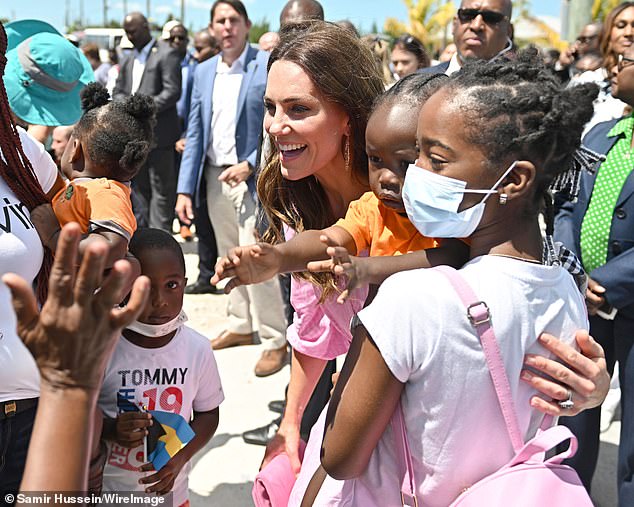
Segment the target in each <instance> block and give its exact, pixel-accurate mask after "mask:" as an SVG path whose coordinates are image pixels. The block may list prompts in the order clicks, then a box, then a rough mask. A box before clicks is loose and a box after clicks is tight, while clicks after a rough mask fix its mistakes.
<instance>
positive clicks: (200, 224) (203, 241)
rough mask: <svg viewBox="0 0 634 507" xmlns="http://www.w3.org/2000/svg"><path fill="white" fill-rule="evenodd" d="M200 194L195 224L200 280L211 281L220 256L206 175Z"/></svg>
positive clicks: (195, 211)
mask: <svg viewBox="0 0 634 507" xmlns="http://www.w3.org/2000/svg"><path fill="white" fill-rule="evenodd" d="M199 195H200V203H199V204H198V206H196V209H195V210H194V224H195V225H196V236H198V280H200V281H201V282H204V283H209V280H210V279H211V277H212V276H213V274H214V266H215V265H216V259H217V258H218V246H217V245H216V235H215V234H214V228H213V226H212V225H211V221H210V220H209V212H208V211H207V182H206V181H205V178H204V177H203V179H202V181H201V183H200V193H199ZM224 253H226V252H223V255H224Z"/></svg>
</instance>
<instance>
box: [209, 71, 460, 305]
mask: <svg viewBox="0 0 634 507" xmlns="http://www.w3.org/2000/svg"><path fill="white" fill-rule="evenodd" d="M442 79H445V77H444V76H435V75H431V76H430V75H427V74H415V75H412V76H408V77H407V78H405V79H403V80H401V81H399V82H397V83H396V84H395V85H394V86H393V87H392V88H390V89H389V90H388V91H387V92H385V93H384V94H383V95H381V96H380V97H378V99H377V101H376V103H375V104H374V107H373V111H372V114H371V115H370V118H369V120H368V125H367V128H366V132H365V139H366V154H367V157H368V176H369V183H370V188H371V191H370V192H366V193H365V194H363V195H362V196H361V197H360V198H359V199H358V200H356V201H353V202H352V203H350V205H349V207H348V211H347V212H346V216H345V218H342V219H340V220H338V221H337V223H336V224H335V225H333V226H331V227H328V228H326V229H323V230H307V231H303V232H301V233H299V234H297V235H296V236H295V237H293V239H291V240H289V241H287V242H285V243H281V244H278V245H274V246H272V245H268V244H266V243H258V244H257V245H253V246H251V247H242V248H241V251H240V255H239V257H240V258H239V260H238V259H237V258H236V257H237V256H236V255H233V257H232V256H229V257H225V258H224V259H221V261H219V263H218V265H217V273H218V272H225V273H224V274H223V277H227V276H236V279H234V280H235V281H233V284H239V283H248V281H249V278H250V277H252V278H254V279H253V282H256V281H260V277H262V276H266V275H270V274H272V273H273V272H284V271H300V270H304V269H306V266H307V264H308V267H309V268H310V270H311V271H332V272H334V273H335V274H337V275H347V277H348V282H347V284H346V289H345V290H344V291H343V292H342V293H341V294H340V296H339V298H338V300H339V302H342V301H343V300H344V299H345V298H346V297H347V295H348V293H349V290H351V289H352V288H354V287H355V286H357V285H359V284H362V285H365V284H366V283H370V284H378V283H381V282H382V281H383V280H384V279H385V278H387V276H389V275H390V274H393V273H395V272H396V271H401V270H406V269H414V268H420V267H429V266H430V265H437V264H450V265H455V266H461V265H462V264H463V263H464V262H465V261H466V260H467V252H468V248H467V246H466V245H465V244H464V243H463V242H461V241H459V240H443V241H442V244H439V243H438V242H437V241H436V240H435V239H434V238H427V237H425V236H422V235H421V234H420V233H419V232H418V230H417V229H416V228H415V227H414V225H413V224H412V223H411V222H410V221H409V219H408V218H407V214H406V212H405V205H404V204H403V199H402V197H401V190H402V187H403V182H404V180H405V172H406V171H407V168H408V167H409V165H410V164H413V163H414V162H415V160H416V158H417V148H416V127H417V124H418V112H419V110H420V107H421V106H422V104H423V102H424V101H425V100H427V98H429V97H430V96H431V95H432V94H433V93H434V91H435V90H436V89H437V87H438V86H439V85H440V84H441V83H442ZM346 156H349V155H346V154H344V157H346ZM402 254H410V255H402ZM358 255H361V256H364V257H365V256H369V257H367V258H364V259H351V258H350V256H358ZM393 256H402V257H403V260H402V262H399V261H397V262H394V260H393V259H390V260H389V261H388V262H381V261H380V260H379V259H380V258H382V257H383V258H385V257H393ZM328 257H331V258H330V259H328ZM319 259H322V260H321V261H319ZM236 260H237V263H236V262H235V261H236ZM366 260H367V262H366ZM311 261H317V262H311ZM377 261H378V262H377ZM217 276H218V275H217ZM231 283H232V282H230V284H231ZM230 286H231V285H230Z"/></svg>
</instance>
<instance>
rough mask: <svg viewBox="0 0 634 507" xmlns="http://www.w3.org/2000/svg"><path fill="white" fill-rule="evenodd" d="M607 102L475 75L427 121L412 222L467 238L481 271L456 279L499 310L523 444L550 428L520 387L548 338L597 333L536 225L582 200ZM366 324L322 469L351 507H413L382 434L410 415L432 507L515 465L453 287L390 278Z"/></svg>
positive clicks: (408, 194) (518, 67)
mask: <svg viewBox="0 0 634 507" xmlns="http://www.w3.org/2000/svg"><path fill="white" fill-rule="evenodd" d="M595 96H596V88H595V87H593V86H592V85H587V86H583V87H576V88H572V89H568V90H561V89H560V87H559V85H558V83H557V82H556V81H555V80H554V79H553V78H552V77H551V76H550V74H548V73H547V71H546V69H545V68H544V67H543V66H542V65H541V63H539V62H538V60H537V58H536V56H534V55H533V54H532V53H526V54H522V55H520V56H519V57H518V60H517V61H515V62H488V63H483V62H477V63H475V64H469V65H466V66H465V67H464V69H463V70H462V71H461V72H460V73H458V74H456V75H455V76H453V77H452V78H450V80H448V82H447V83H446V84H444V85H443V86H442V87H441V88H440V89H439V90H438V91H437V92H436V93H435V94H434V95H432V97H431V98H430V99H429V100H428V101H427V102H426V103H425V104H424V105H423V107H422V110H421V113H420V117H419V122H418V132H417V140H418V147H419V156H418V159H417V161H416V165H415V166H411V167H410V168H409V170H408V172H407V175H406V177H405V185H404V189H403V194H404V195H403V198H404V202H405V207H406V210H407V212H408V216H409V218H410V220H411V221H412V222H413V223H414V225H415V226H416V228H417V229H418V230H419V231H420V232H421V234H423V235H429V236H433V237H465V236H468V237H469V243H470V261H469V262H468V263H467V264H466V265H465V266H464V267H463V268H462V269H461V270H460V272H459V273H460V275H461V276H462V278H463V279H464V280H465V281H466V282H467V283H468V284H469V285H470V286H471V287H472V288H473V291H474V292H475V293H476V295H477V296H478V298H479V299H481V300H482V301H484V302H485V303H486V304H487V305H488V308H489V310H490V315H491V326H492V327H493V328H494V331H495V334H496V336H497V340H498V344H499V348H500V349H501V355H502V358H503V362H504V369H505V371H506V374H507V376H508V379H509V383H510V390H511V395H512V398H513V405H514V407H515V411H516V413H517V419H518V423H519V429H520V433H521V436H522V439H523V440H524V441H526V440H528V439H530V438H532V437H533V436H534V435H535V433H536V431H537V429H538V428H539V426H540V425H541V424H542V422H543V417H544V415H543V414H542V413H541V412H538V411H537V410H535V409H534V408H535V407H537V406H540V402H539V401H537V400H536V399H535V397H534V395H535V390H534V389H533V388H532V386H531V385H530V384H528V383H525V382H522V381H521V380H522V379H524V380H527V379H531V378H532V374H530V373H526V372H523V371H522V368H523V364H524V360H523V358H524V356H525V355H526V354H528V361H527V363H528V364H529V365H530V364H531V362H534V355H536V354H541V355H544V354H546V355H547V354H548V353H547V352H546V350H545V349H544V348H543V347H542V344H543V342H542V339H541V338H540V339H538V337H539V336H540V334H542V333H543V332H548V333H553V334H556V335H557V336H559V337H560V338H561V339H562V340H563V341H565V342H567V343H568V344H573V343H574V334H575V330H577V329H579V328H582V329H587V325H588V324H587V318H586V312H585V303H584V300H583V296H582V294H581V292H580V291H579V288H578V286H577V284H576V283H575V277H573V276H572V275H571V273H570V272H569V271H568V270H567V269H565V268H564V267H563V266H564V265H566V266H568V265H571V266H576V263H575V262H574V259H572V258H571V257H566V256H565V255H564V257H565V258H563V259H562V255H561V254H562V251H561V249H560V248H559V247H558V246H556V245H554V244H553V243H552V239H551V238H550V236H547V238H546V240H544V239H542V233H541V230H540V225H539V221H538V214H539V212H540V210H541V209H544V210H545V217H546V222H547V231H546V232H547V234H548V235H551V234H552V215H553V212H552V208H553V204H552V197H551V193H550V190H549V189H550V188H551V187H552V188H554V189H559V190H561V189H565V190H568V191H571V192H572V191H574V190H575V181H576V180H575V177H574V176H575V174H577V173H578V171H579V170H580V166H581V165H583V163H585V162H587V161H588V158H592V157H589V156H588V153H587V152H586V151H584V150H579V148H580V136H581V132H582V129H583V125H584V124H585V122H586V121H587V120H588V119H589V118H590V117H591V116H592V101H593V99H594V97H595ZM568 169H570V170H568ZM544 203H545V206H544ZM563 253H564V254H565V252H563ZM571 271H573V272H574V273H573V274H574V275H575V276H576V278H580V276H579V275H580V272H579V271H576V270H575V269H571ZM358 320H359V322H360V323H358V325H356V327H355V329H354V339H353V342H352V345H351V349H350V352H349V354H348V357H347V359H346V363H345V365H344V368H343V371H342V373H341V376H340V378H339V381H338V383H337V386H336V389H335V392H334V394H333V398H332V400H331V404H330V408H329V411H328V416H327V421H326V431H325V434H324V441H323V444H322V454H321V462H322V465H323V467H324V468H325V470H326V471H327V472H328V474H329V475H331V476H332V477H334V478H337V479H346V480H347V481H346V487H345V488H344V495H343V498H345V499H346V501H348V502H349V503H346V505H363V506H364V507H368V506H372V505H377V506H379V505H381V506H384V505H401V503H400V502H401V498H400V490H399V487H398V485H399V484H401V482H402V479H403V477H402V475H399V473H398V471H399V470H401V469H402V466H401V465H402V464H401V463H400V462H399V458H398V457H397V451H396V449H395V447H396V446H395V445H394V441H393V436H392V434H391V432H385V431H384V430H385V429H386V426H387V425H388V423H389V421H390V417H391V415H392V413H393V410H394V408H395V407H396V406H397V403H398V402H399V400H400V403H401V405H402V407H403V413H404V422H405V427H406V429H407V438H408V441H409V446H410V447H411V454H412V456H413V471H414V474H413V477H415V484H414V488H415V494H416V496H417V497H418V498H419V500H420V499H423V498H424V500H425V505H430V506H436V505H437V506H441V505H445V506H446V505H448V504H450V503H451V502H452V501H453V500H454V499H456V497H458V495H459V494H460V493H461V491H463V490H464V489H465V488H466V487H470V486H471V485H473V484H474V483H476V482H477V481H479V480H480V479H482V478H483V477H485V476H487V475H489V474H491V473H492V472H494V471H495V470H497V469H498V468H500V467H501V466H503V465H504V464H505V463H507V462H508V461H509V460H510V459H511V458H512V456H513V454H514V452H513V447H512V446H511V441H510V439H509V435H508V433H507V430H506V425H505V422H504V418H503V416H502V412H501V411H500V408H499V405H498V402H497V399H496V395H495V390H494V388H493V384H492V382H491V377H490V374H489V370H488V368H487V366H486V363H485V359H484V354H483V352H482V348H481V346H480V343H479V338H478V335H477V333H476V331H475V328H474V327H473V326H472V324H471V322H470V321H469V319H468V318H467V312H466V308H465V306H464V304H463V302H462V300H461V299H460V298H459V297H458V295H457V293H456V291H455V290H454V288H453V287H452V285H451V284H450V282H449V281H448V279H447V278H446V277H445V276H444V275H442V274H441V273H439V272H438V271H436V270H429V269H427V270H424V269H420V270H414V271H407V272H404V273H399V274H396V275H394V276H392V277H390V278H389V279H387V280H386V281H385V282H384V284H383V285H382V286H381V288H380V290H379V292H378V295H377V297H376V299H375V300H374V302H373V303H372V304H371V305H370V306H369V307H367V308H366V309H364V310H362V311H361V312H360V313H359V314H358ZM545 341H548V339H547V338H546V339H545ZM575 396H576V395H575ZM553 397H554V398H555V401H556V402H558V409H559V410H560V411H561V412H562V413H565V410H571V407H572V408H574V402H575V397H574V396H572V393H571V391H566V389H561V390H560V391H559V392H558V393H556V394H553Z"/></svg>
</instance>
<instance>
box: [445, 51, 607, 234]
mask: <svg viewBox="0 0 634 507" xmlns="http://www.w3.org/2000/svg"><path fill="white" fill-rule="evenodd" d="M441 90H442V91H446V92H447V94H448V96H449V97H451V99H450V100H451V101H452V102H453V103H454V104H456V105H459V106H460V110H461V111H462V113H461V114H463V115H464V117H465V125H466V126H467V135H468V140H469V141H470V142H471V143H473V144H475V145H477V146H479V147H480V149H481V151H482V153H484V154H485V156H486V159H487V161H488V164H489V166H490V167H491V168H492V169H495V170H498V169H499V166H500V164H505V163H506V161H508V160H511V159H513V160H529V161H531V162H532V163H533V164H534V165H535V167H536V168H537V175H536V183H537V186H536V194H535V198H536V201H537V203H539V201H540V200H542V199H543V201H544V203H545V215H546V233H547V234H548V235H552V231H553V222H554V207H553V202H552V195H551V192H550V190H551V187H555V186H556V185H554V182H555V181H556V180H558V181H570V180H571V179H572V177H568V173H570V172H574V171H577V172H578V170H579V164H577V160H578V154H579V148H580V146H581V134H582V132H583V128H584V125H585V124H586V123H587V122H588V121H589V120H590V118H592V115H593V106H592V103H593V101H594V99H595V98H596V96H597V92H598V88H597V86H596V85H595V84H593V83H586V84H582V85H579V86H574V87H571V88H563V89H562V88H561V84H560V83H559V82H558V81H557V78H556V77H555V76H554V74H552V72H550V71H549V70H548V69H547V68H546V67H545V66H544V64H543V62H542V61H541V59H540V57H539V54H538V52H537V51H536V50H534V49H527V50H525V51H522V52H519V53H518V54H517V59H516V60H513V61H508V60H506V59H495V60H491V61H489V62H482V61H478V62H473V63H472V62H469V63H467V64H466V65H465V66H464V67H463V68H462V69H461V70H460V72H458V73H456V74H454V75H453V76H451V77H450V78H449V80H448V81H447V83H446V84H444V85H443V86H442V88H441ZM538 208H539V206H535V205H533V206H532V207H531V209H528V210H527V211H528V212H532V213H534V212H536V211H537V209H538Z"/></svg>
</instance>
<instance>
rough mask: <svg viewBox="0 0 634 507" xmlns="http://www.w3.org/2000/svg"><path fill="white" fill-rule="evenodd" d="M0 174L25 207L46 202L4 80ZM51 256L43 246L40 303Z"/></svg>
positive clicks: (2, 50)
mask: <svg viewBox="0 0 634 507" xmlns="http://www.w3.org/2000/svg"><path fill="white" fill-rule="evenodd" d="M6 52H7V33H6V32H5V31H4V27H3V26H2V25H1V24H0V76H3V75H4V69H5V67H6V65H7V57H6ZM0 108H1V109H2V110H1V111H0V150H1V151H2V157H0V177H1V178H2V179H3V180H4V182H5V183H6V184H7V185H8V187H9V188H10V189H11V191H12V192H13V193H14V194H15V196H16V197H17V198H18V200H19V201H20V202H21V203H23V204H24V205H25V206H26V207H27V209H28V210H29V211H31V210H33V208H36V207H37V206H39V205H40V204H45V203H47V202H48V200H47V199H46V195H45V194H44V191H43V190H42V187H41V186H40V184H39V182H38V181H37V178H36V177H35V173H34V172H33V167H32V166H31V162H30V161H29V159H28V158H26V155H25V154H24V151H23V150H22V143H21V141H20V136H19V135H18V131H17V129H16V127H15V124H14V123H13V120H12V118H11V112H10V107H9V99H8V98H7V90H6V89H5V87H4V83H0ZM52 263H53V256H52V255H51V252H50V250H48V249H46V248H45V249H44V261H43V262H42V267H41V268H40V272H39V274H38V275H37V280H36V281H37V294H38V300H39V301H40V303H44V300H45V299H46V294H47V292H48V275H49V273H50V269H51V265H52Z"/></svg>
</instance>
